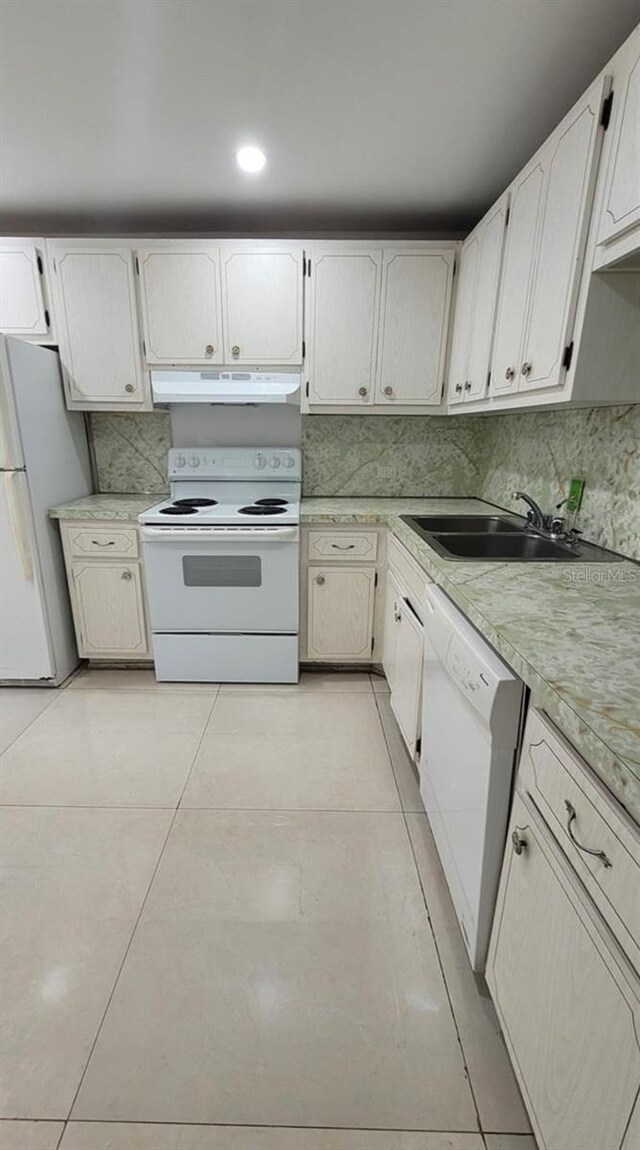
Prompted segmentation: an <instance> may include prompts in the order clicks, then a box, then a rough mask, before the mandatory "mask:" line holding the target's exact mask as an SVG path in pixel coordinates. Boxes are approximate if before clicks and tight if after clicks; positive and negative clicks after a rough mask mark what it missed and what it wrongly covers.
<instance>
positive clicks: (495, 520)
mask: <svg viewBox="0 0 640 1150" xmlns="http://www.w3.org/2000/svg"><path fill="white" fill-rule="evenodd" d="M402 518H403V519H404V520H405V522H406V523H411V526H412V527H413V529H414V531H417V532H418V534H419V535H422V534H424V533H427V532H428V533H429V534H432V533H433V532H434V531H437V532H440V531H455V532H456V534H459V533H460V532H463V531H464V532H465V534H466V533H467V532H468V533H473V534H475V533H476V532H478V531H479V532H481V533H482V534H484V535H494V534H502V533H504V532H509V533H511V532H513V531H525V530H526V526H525V522H524V520H523V519H519V518H518V517H516V516H512V517H509V516H507V515H414V516H409V515H403V517H402Z"/></svg>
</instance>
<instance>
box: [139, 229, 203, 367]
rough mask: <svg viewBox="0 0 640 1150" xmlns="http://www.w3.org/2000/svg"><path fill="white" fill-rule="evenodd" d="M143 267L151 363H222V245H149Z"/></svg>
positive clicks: (141, 255) (145, 327)
mask: <svg viewBox="0 0 640 1150" xmlns="http://www.w3.org/2000/svg"><path fill="white" fill-rule="evenodd" d="M138 266H139V269H140V299H141V306H142V324H143V330H144V337H145V345H146V354H145V358H146V360H147V363H158V364H163V363H167V364H172V363H178V364H191V363H193V364H208V363H222V362H223V353H222V316H221V310H220V257H219V252H218V249H217V248H216V247H210V246H209V245H202V247H199V248H197V249H196V248H193V247H186V248H184V249H181V248H180V247H173V246H172V247H170V248H169V247H163V246H158V247H154V248H144V249H143V250H140V251H139V252H138Z"/></svg>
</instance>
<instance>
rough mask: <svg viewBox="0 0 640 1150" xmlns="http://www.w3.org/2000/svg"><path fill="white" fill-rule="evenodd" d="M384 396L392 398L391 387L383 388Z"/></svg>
mask: <svg viewBox="0 0 640 1150" xmlns="http://www.w3.org/2000/svg"><path fill="white" fill-rule="evenodd" d="M384 394H385V395H388V396H392V395H393V388H392V387H385V389H384Z"/></svg>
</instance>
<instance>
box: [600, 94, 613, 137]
mask: <svg viewBox="0 0 640 1150" xmlns="http://www.w3.org/2000/svg"><path fill="white" fill-rule="evenodd" d="M612 104H613V88H612V89H611V91H610V92H609V95H608V96H607V97H606V99H605V100H603V101H602V114H601V116H600V124H601V125H602V127H603V128H604V130H605V132H606V130H607V128H608V127H609V124H610V122H611V107H612Z"/></svg>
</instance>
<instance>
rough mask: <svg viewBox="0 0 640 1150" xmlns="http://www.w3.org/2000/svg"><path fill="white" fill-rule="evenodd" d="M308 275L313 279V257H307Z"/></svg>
mask: <svg viewBox="0 0 640 1150" xmlns="http://www.w3.org/2000/svg"><path fill="white" fill-rule="evenodd" d="M307 275H308V276H309V277H311V256H307Z"/></svg>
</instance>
